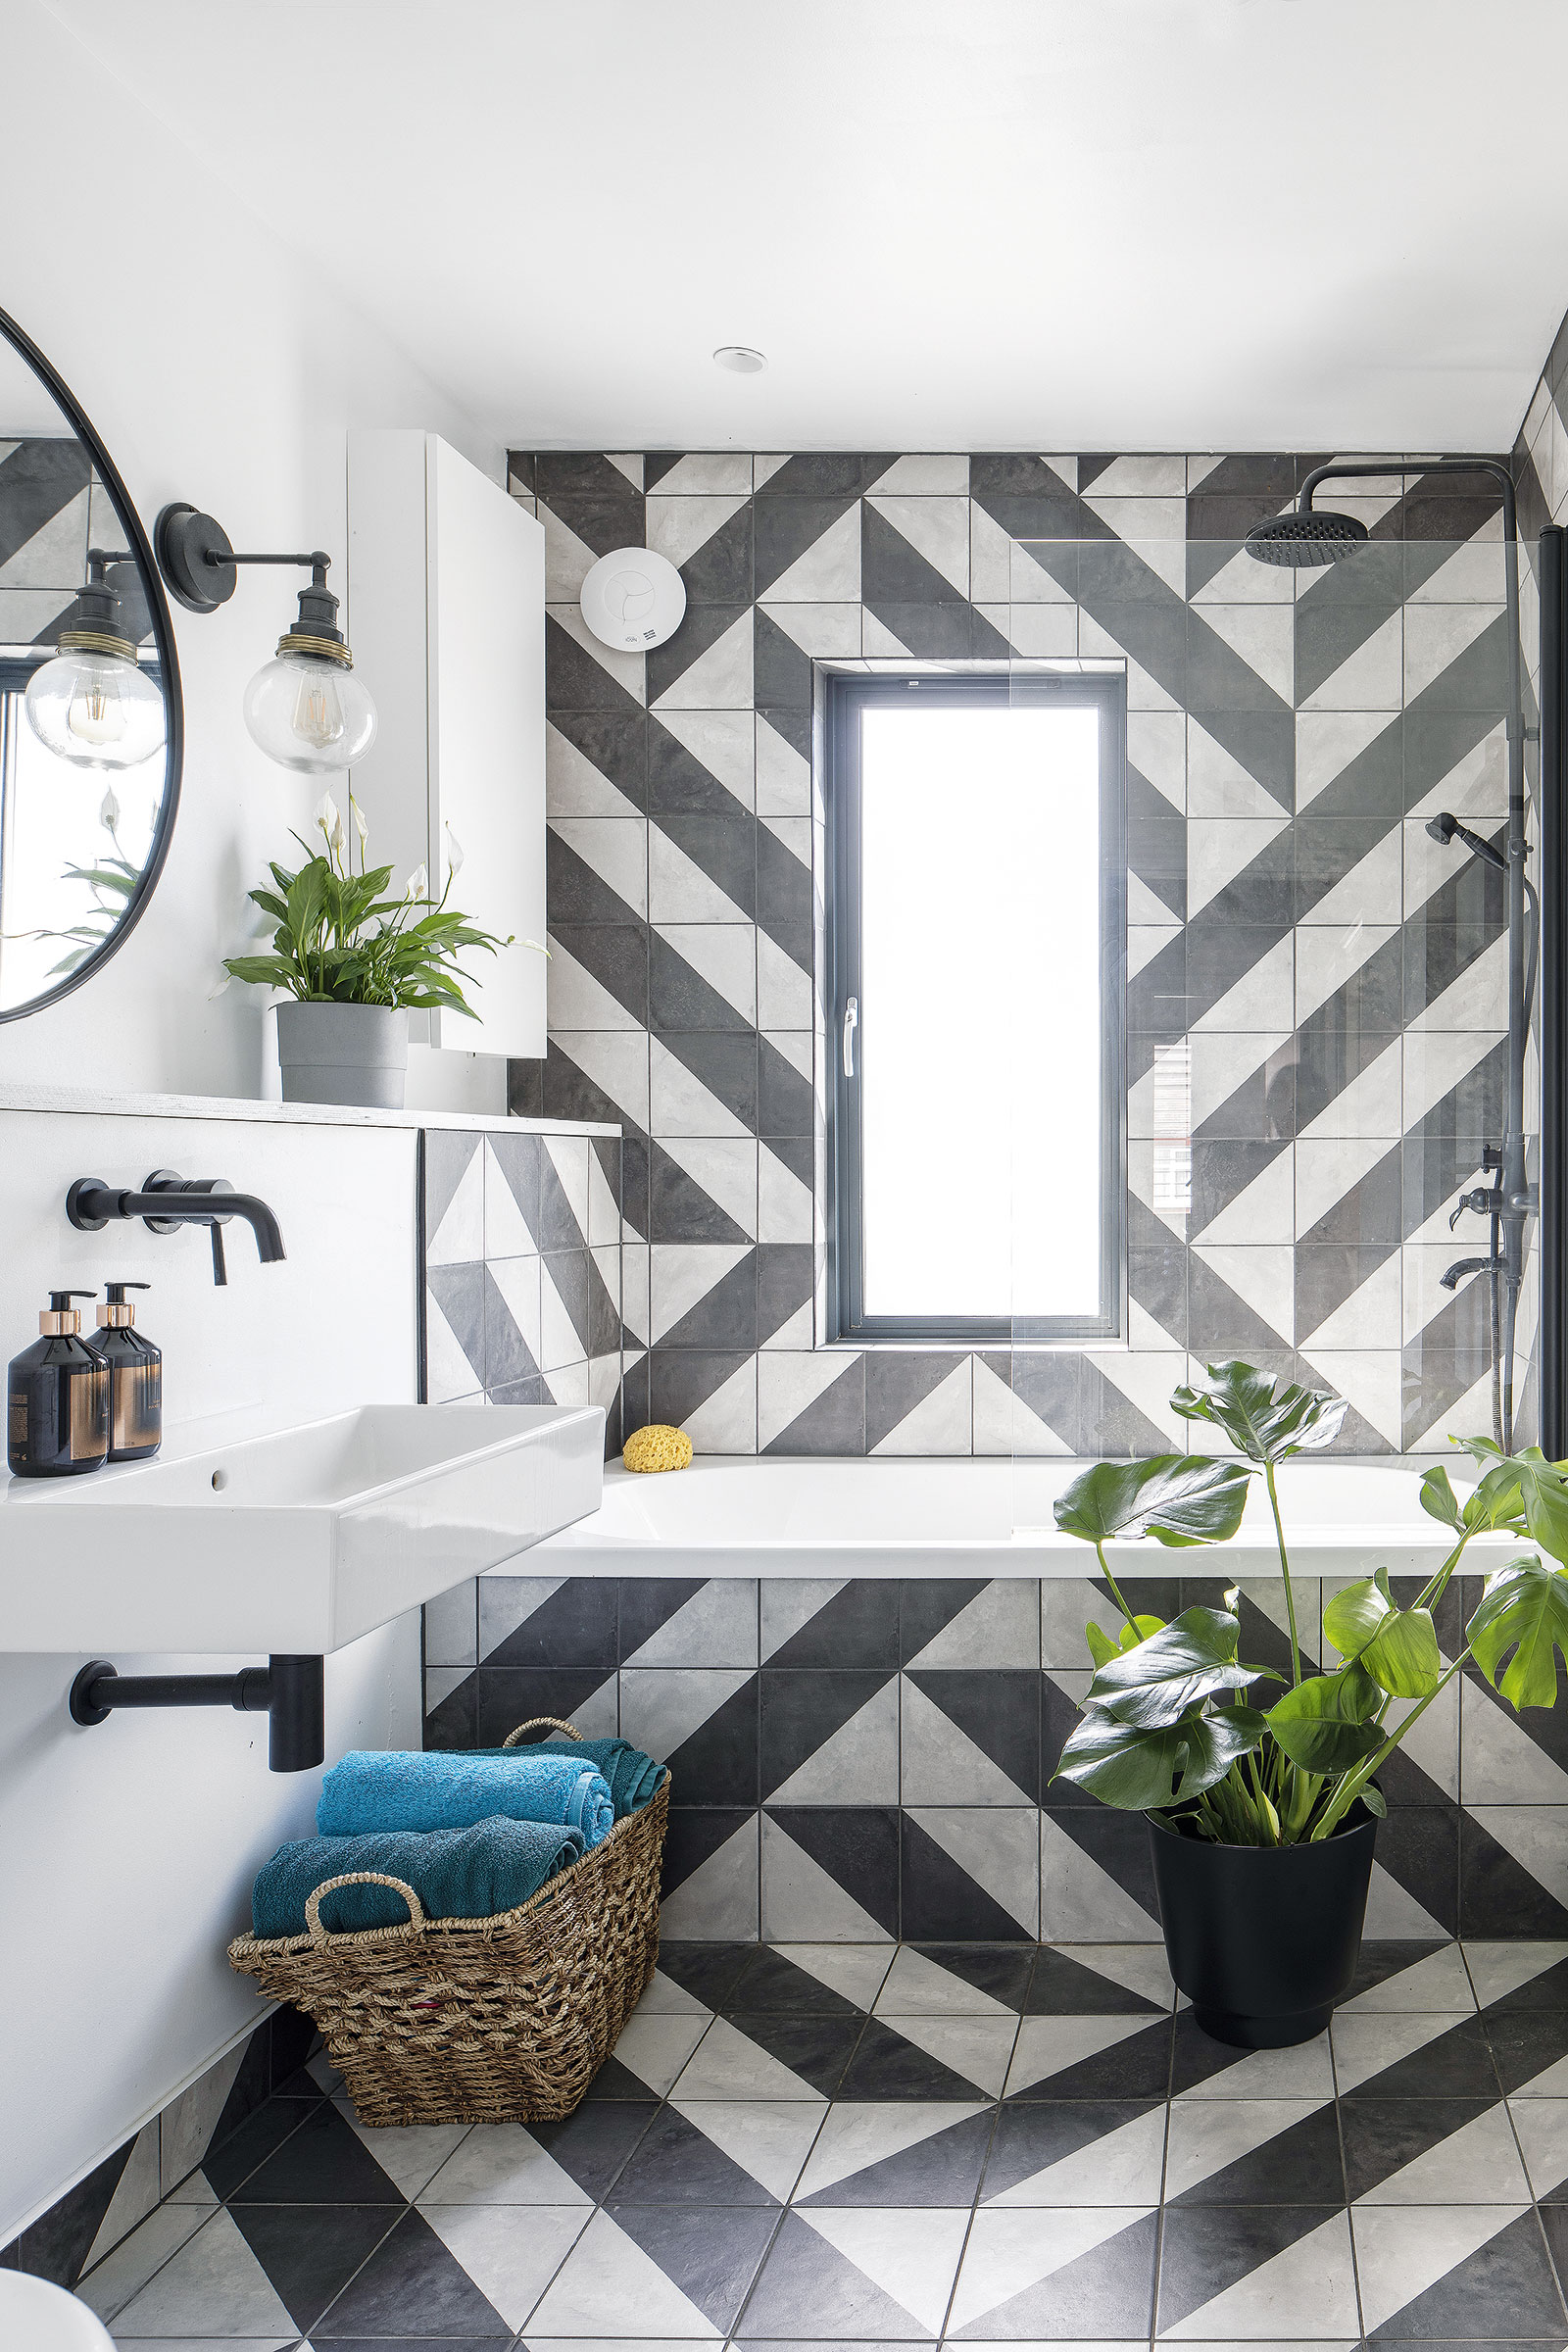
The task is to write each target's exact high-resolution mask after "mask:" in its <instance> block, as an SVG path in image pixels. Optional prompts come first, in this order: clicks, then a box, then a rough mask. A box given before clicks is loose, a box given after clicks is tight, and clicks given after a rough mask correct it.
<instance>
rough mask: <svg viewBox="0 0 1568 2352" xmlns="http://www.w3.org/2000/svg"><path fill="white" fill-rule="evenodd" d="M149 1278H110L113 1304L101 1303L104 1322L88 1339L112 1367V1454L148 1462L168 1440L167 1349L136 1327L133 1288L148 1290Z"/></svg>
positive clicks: (108, 1288)
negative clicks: (130, 1293)
mask: <svg viewBox="0 0 1568 2352" xmlns="http://www.w3.org/2000/svg"><path fill="white" fill-rule="evenodd" d="M151 1288H152V1285H151V1284H150V1283H146V1282H106V1283H105V1285H104V1297H105V1299H106V1300H107V1304H105V1305H103V1306H100V1307H99V1309H98V1328H97V1330H96V1331H95V1332H94V1333H93V1335H92V1337H91V1339H90V1340H88V1342H87V1346H88V1348H90V1349H91V1350H92V1352H93V1354H94V1355H95V1356H96V1357H97V1358H98V1360H99V1362H100V1363H102V1364H107V1365H108V1367H109V1459H110V1460H111V1461H112V1462H147V1461H151V1459H152V1457H153V1455H154V1454H155V1453H156V1452H157V1451H158V1448H159V1446H161V1445H162V1444H163V1442H164V1351H163V1349H162V1348H156V1347H154V1345H153V1343H152V1341H151V1340H149V1339H148V1338H146V1336H145V1335H144V1334H143V1333H142V1332H139V1331H138V1330H137V1329H136V1309H135V1308H134V1307H133V1306H132V1305H131V1304H130V1303H129V1302H128V1300H127V1299H126V1298H125V1293H126V1292H127V1291H146V1290H150V1289H151Z"/></svg>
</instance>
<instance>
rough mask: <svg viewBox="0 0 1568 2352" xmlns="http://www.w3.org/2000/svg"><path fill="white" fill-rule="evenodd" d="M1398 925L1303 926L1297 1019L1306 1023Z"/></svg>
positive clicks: (1356, 921) (1298, 938) (1359, 922)
mask: <svg viewBox="0 0 1568 2352" xmlns="http://www.w3.org/2000/svg"><path fill="white" fill-rule="evenodd" d="M1397 928H1398V926H1397V924H1396V923H1374V922H1363V921H1362V920H1361V919H1360V917H1359V916H1356V917H1355V918H1353V919H1352V920H1350V921H1348V922H1343V923H1326V922H1325V923H1317V922H1312V923H1302V924H1301V925H1299V928H1298V930H1297V933H1296V1018H1297V1020H1298V1022H1301V1021H1304V1020H1306V1019H1307V1018H1308V1017H1309V1015H1310V1014H1312V1013H1314V1012H1316V1011H1317V1009H1318V1006H1319V1005H1326V1004H1327V1003H1328V1001H1329V999H1330V997H1332V996H1333V995H1334V994H1335V993H1336V991H1337V990H1339V989H1341V988H1343V987H1344V986H1345V984H1346V982H1347V981H1348V980H1350V979H1352V978H1353V977H1354V975H1355V974H1356V973H1357V972H1358V971H1360V970H1362V969H1363V967H1364V966H1365V965H1366V964H1368V963H1370V962H1371V960H1372V958H1373V956H1375V955H1377V953H1378V951H1379V949H1381V948H1386V947H1387V946H1388V945H1389V942H1390V941H1391V940H1392V939H1394V938H1395V937H1396V935H1397Z"/></svg>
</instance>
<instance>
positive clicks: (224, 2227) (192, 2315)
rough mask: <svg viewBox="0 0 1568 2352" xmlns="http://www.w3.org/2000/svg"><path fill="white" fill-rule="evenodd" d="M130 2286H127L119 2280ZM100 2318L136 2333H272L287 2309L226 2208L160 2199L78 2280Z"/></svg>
mask: <svg viewBox="0 0 1568 2352" xmlns="http://www.w3.org/2000/svg"><path fill="white" fill-rule="evenodd" d="M127 2285H128V2286H129V2292H128V2293H127V2292H125V2291H124V2290H125V2288H126V2287H127ZM76 2291H77V2293H78V2294H79V2295H80V2297H81V2299H82V2301H83V2302H84V2303H86V2304H88V2305H89V2306H90V2307H91V2308H92V2309H93V2310H95V2311H96V2312H97V2313H98V2316H99V2318H100V2319H104V2320H110V2319H113V2320H117V2321H118V2323H119V2325H118V2327H116V2330H115V2332H116V2335H117V2337H118V2338H120V2339H121V2340H123V2339H124V2338H125V2337H127V2336H130V2337H136V2336H190V2335H211V2334H212V2333H213V2332H214V2330H215V2329H216V2330H217V2331H218V2332H219V2333H220V2334H221V2335H224V2336H270V2337H271V2338H272V2339H273V2341H274V2342H275V2341H276V2340H277V2339H278V2338H279V2337H281V2338H282V2339H283V2340H284V2341H285V2342H286V2341H288V2340H289V2337H290V2333H291V2329H290V2321H289V2314H288V2312H287V2310H286V2309H285V2308H284V2305H283V2303H282V2301H281V2300H280V2298H279V2296H278V2293H277V2290H276V2288H275V2287H274V2286H273V2285H272V2282H271V2280H270V2278H268V2276H267V2273H266V2272H265V2271H264V2270H263V2268H262V2266H261V2264H260V2263H259V2262H258V2261H257V2259H256V2256H255V2255H254V2254H253V2253H252V2252H251V2250H250V2247H249V2246H248V2245H247V2244H246V2243H245V2240H244V2238H243V2237H242V2236H241V2235H240V2233H239V2230H238V2229H237V2228H236V2227H235V2225H234V2223H233V2221H232V2220H231V2219H230V2217H229V2215H228V2214H227V2213H226V2212H223V2211H219V2212H218V2213H215V2214H213V2215H211V2216H210V2217H207V2216H204V2214H203V2213H202V2211H201V2209H200V2208H199V2207H192V2206H186V2205H161V2206H159V2208H158V2209H157V2211H156V2212H155V2213H153V2214H151V2215H150V2216H149V2217H148V2219H147V2220H146V2221H145V2222H143V2224H142V2226H141V2228H140V2229H138V2230H136V2231H134V2232H133V2233H132V2235H131V2236H129V2237H128V2238H126V2239H125V2240H124V2242H123V2244H122V2245H120V2246H118V2247H117V2248H116V2249H115V2252H114V2253H113V2254H111V2255H110V2257H109V2259H108V2261H107V2262H104V2263H100V2265H99V2266H98V2269H97V2270H96V2271H95V2272H93V2273H92V2274H91V2275H90V2276H89V2277H88V2278H84V2279H83V2280H82V2282H81V2284H80V2286H79V2287H78V2288H77V2290H76Z"/></svg>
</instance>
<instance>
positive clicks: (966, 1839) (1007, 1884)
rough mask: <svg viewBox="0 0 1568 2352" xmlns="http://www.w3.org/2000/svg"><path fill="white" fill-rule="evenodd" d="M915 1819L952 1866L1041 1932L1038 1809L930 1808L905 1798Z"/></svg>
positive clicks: (1027, 1930) (1030, 1932)
mask: <svg viewBox="0 0 1568 2352" xmlns="http://www.w3.org/2000/svg"><path fill="white" fill-rule="evenodd" d="M904 1802H905V1805H906V1808H907V1812H908V1817H909V1819H910V1820H911V1821H912V1822H914V1823H915V1824H916V1826H917V1827H918V1828H920V1829H922V1830H923V1831H924V1832H925V1834H926V1836H927V1837H928V1838H930V1839H931V1841H932V1843H933V1844H934V1845H937V1846H939V1847H940V1848H941V1850H942V1852H943V1853H945V1854H946V1855H947V1857H948V1859H949V1861H950V1862H954V1863H956V1865H957V1867H958V1869H959V1870H961V1871H964V1872H965V1873H966V1874H967V1875H968V1877H970V1878H971V1879H973V1880H974V1882H975V1884H976V1885H977V1886H979V1887H983V1888H984V1890H985V1892H986V1893H987V1894H989V1895H990V1897H991V1899H992V1901H993V1902H995V1903H999V1904H1000V1905H1001V1907H1002V1909H1003V1910H1004V1911H1005V1912H1006V1913H1007V1915H1008V1917H1009V1918H1011V1919H1015V1920H1016V1921H1017V1923H1018V1925H1019V1927H1020V1928H1021V1929H1022V1931H1023V1933H1024V1935H1025V1936H1031V1937H1032V1936H1038V1935H1039V1933H1040V1831H1039V1826H1038V1824H1039V1820H1040V1816H1039V1815H1038V1814H1037V1813H1036V1810H1035V1808H1034V1806H1033V1805H1004V1804H1000V1803H997V1802H992V1803H989V1804H985V1805H925V1806H913V1805H910V1804H909V1803H908V1798H907V1794H906V1796H905V1799H904Z"/></svg>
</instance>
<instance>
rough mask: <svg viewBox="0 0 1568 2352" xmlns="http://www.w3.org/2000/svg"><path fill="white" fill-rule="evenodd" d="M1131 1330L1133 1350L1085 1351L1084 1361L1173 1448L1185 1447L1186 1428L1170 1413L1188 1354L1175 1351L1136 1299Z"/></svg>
mask: <svg viewBox="0 0 1568 2352" xmlns="http://www.w3.org/2000/svg"><path fill="white" fill-rule="evenodd" d="M1127 1328H1128V1334H1129V1337H1130V1339H1131V1342H1132V1346H1131V1348H1085V1350H1084V1361H1085V1363H1086V1364H1092V1365H1093V1366H1094V1368H1095V1370H1096V1371H1097V1372H1099V1373H1100V1374H1101V1376H1102V1378H1103V1379H1104V1380H1106V1381H1108V1383H1109V1384H1110V1386H1111V1387H1112V1388H1113V1389H1116V1390H1118V1391H1119V1392H1120V1394H1121V1395H1122V1396H1123V1397H1126V1399H1127V1401H1128V1403H1129V1404H1131V1405H1133V1406H1135V1407H1136V1408H1137V1410H1138V1411H1139V1412H1140V1413H1142V1414H1143V1416H1144V1419H1145V1420H1146V1421H1149V1422H1152V1424H1153V1426H1154V1428H1155V1429H1157V1430H1159V1431H1160V1432H1161V1433H1162V1434H1163V1436H1165V1437H1166V1438H1168V1439H1169V1440H1170V1442H1171V1444H1172V1445H1173V1446H1174V1445H1176V1444H1177V1443H1178V1442H1180V1444H1181V1445H1183V1446H1185V1445H1186V1444H1187V1439H1186V1437H1185V1435H1184V1434H1183V1433H1184V1429H1185V1424H1184V1423H1182V1422H1180V1421H1178V1420H1177V1418H1176V1416H1175V1414H1174V1413H1173V1412H1172V1411H1171V1409H1170V1393H1171V1391H1172V1389H1174V1388H1178V1387H1180V1385H1181V1384H1182V1382H1183V1381H1184V1380H1185V1379H1186V1377H1187V1371H1186V1357H1185V1354H1184V1353H1183V1352H1182V1351H1181V1350H1180V1349H1179V1348H1173V1347H1172V1344H1171V1341H1170V1338H1169V1336H1168V1334H1167V1333H1165V1332H1163V1331H1161V1329H1160V1328H1159V1325H1158V1324H1157V1323H1156V1322H1155V1321H1154V1319H1153V1317H1152V1315H1147V1314H1145V1312H1144V1310H1143V1308H1142V1307H1141V1306H1140V1305H1139V1304H1138V1301H1137V1299H1133V1300H1132V1301H1131V1302H1130V1303H1129V1306H1128V1325H1127Z"/></svg>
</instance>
